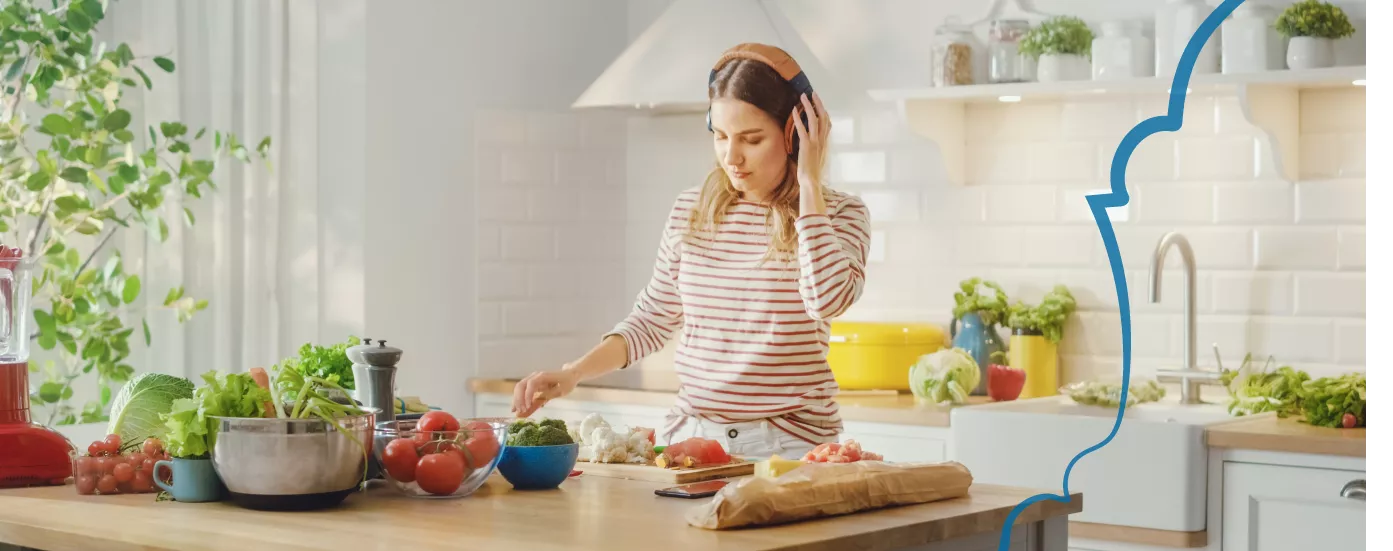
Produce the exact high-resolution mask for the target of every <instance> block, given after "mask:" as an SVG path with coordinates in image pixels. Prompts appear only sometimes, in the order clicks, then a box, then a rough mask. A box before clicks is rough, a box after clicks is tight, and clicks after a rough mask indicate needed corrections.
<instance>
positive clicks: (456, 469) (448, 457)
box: [416, 453, 464, 496]
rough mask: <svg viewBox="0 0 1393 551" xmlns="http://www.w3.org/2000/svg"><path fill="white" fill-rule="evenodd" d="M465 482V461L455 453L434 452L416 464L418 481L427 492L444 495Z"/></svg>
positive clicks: (452, 491)
mask: <svg viewBox="0 0 1393 551" xmlns="http://www.w3.org/2000/svg"><path fill="white" fill-rule="evenodd" d="M463 482H464V462H463V461H460V460H459V457H458V456H457V455H455V454H453V453H433V454H430V455H427V456H425V457H422V458H421V461H420V462H419V463H417V464H416V483H417V484H419V485H420V486H421V489H422V490H425V491H426V492H429V493H432V494H435V495H438V496H444V495H450V494H452V493H454V492H455V490H458V489H459V486H460V484H461V483H463Z"/></svg>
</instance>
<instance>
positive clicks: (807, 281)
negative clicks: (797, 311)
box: [795, 195, 871, 320]
mask: <svg viewBox="0 0 1393 551" xmlns="http://www.w3.org/2000/svg"><path fill="white" fill-rule="evenodd" d="M831 210H832V212H831V213H830V214H827V215H822V214H812V215H806V216H800V217H799V218H798V220H797V221H796V222H795V228H796V229H797V230H798V263H799V271H800V278H799V286H798V290H799V293H800V294H801V295H802V298H803V306H804V308H805V309H806V310H807V312H808V315H809V316H811V317H812V318H813V319H818V320H826V319H831V318H835V317H837V316H840V315H841V314H842V313H843V312H846V310H847V309H848V308H850V307H851V305H852V304H855V303H856V301H857V300H859V299H860V298H861V292H862V290H863V289H864V288H865V284H866V256H867V254H868V252H869V250H870V242H871V237H870V215H869V214H868V213H867V211H866V205H865V204H864V203H862V202H861V200H860V199H858V198H856V197H855V196H852V195H844V196H843V197H842V200H841V202H840V203H838V204H837V205H835V206H834V207H833V208H832V209H831Z"/></svg>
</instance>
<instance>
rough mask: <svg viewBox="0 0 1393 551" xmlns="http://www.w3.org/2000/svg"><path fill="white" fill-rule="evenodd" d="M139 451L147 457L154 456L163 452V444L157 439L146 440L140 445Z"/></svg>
mask: <svg viewBox="0 0 1393 551" xmlns="http://www.w3.org/2000/svg"><path fill="white" fill-rule="evenodd" d="M140 451H141V453H144V454H145V455H148V456H156V455H159V454H161V453H163V452H164V443H162V442H160V440H159V439H158V438H146V439H145V442H144V443H142V444H141V445H140Z"/></svg>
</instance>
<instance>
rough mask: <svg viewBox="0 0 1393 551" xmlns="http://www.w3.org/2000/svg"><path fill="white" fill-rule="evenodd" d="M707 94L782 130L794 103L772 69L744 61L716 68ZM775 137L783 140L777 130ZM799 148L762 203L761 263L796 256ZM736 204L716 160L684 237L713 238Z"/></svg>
mask: <svg viewBox="0 0 1393 551" xmlns="http://www.w3.org/2000/svg"><path fill="white" fill-rule="evenodd" d="M707 94H708V95H709V97H710V98H711V99H712V100H715V99H717V98H731V99H738V100H742V101H745V102H747V103H750V104H751V105H754V106H755V107H758V108H759V109H760V110H761V111H764V112H765V113H767V114H768V115H769V116H770V117H773V119H774V121H776V123H777V125H778V127H779V129H780V130H781V131H782V129H783V127H784V121H786V120H788V117H789V116H790V115H791V114H792V113H793V109H794V107H795V106H797V105H798V104H799V98H798V96H797V93H795V92H794V90H793V87H792V86H791V85H789V83H788V81H786V80H784V79H783V77H781V76H779V73H778V72H776V71H775V70H774V69H773V68H772V67H769V66H768V65H765V64H763V63H760V62H758V61H752V60H743V59H742V60H735V61H732V62H730V63H727V64H726V65H725V66H723V67H721V69H720V71H718V72H717V73H716V76H715V78H713V79H712V80H711V86H710V87H709V88H708V89H707ZM778 139H780V140H782V139H783V134H782V132H781V133H780V134H779V138H778ZM798 149H799V147H798V144H797V143H796V142H795V144H794V146H793V152H792V153H791V154H790V155H789V156H788V159H787V162H786V163H785V170H784V178H783V181H782V182H779V185H778V187H776V188H774V193H773V195H772V196H771V197H770V199H769V202H768V205H767V206H768V207H769V214H768V216H767V217H766V218H765V227H766V229H768V230H769V251H768V252H767V253H766V254H765V256H764V260H769V259H771V258H778V259H791V258H793V257H794V256H796V252H797V248H798V232H797V230H796V229H795V228H794V221H796V220H797V219H798V163H797V159H798ZM812 170H813V171H815V173H814V174H812V175H811V176H813V177H814V178H815V180H814V181H821V174H820V173H821V167H813V168H812ZM739 200H740V192H739V191H737V190H736V189H735V186H734V184H732V183H731V181H730V177H729V176H728V175H726V172H725V170H724V169H723V168H722V167H721V164H720V160H719V159H717V160H716V166H715V167H714V168H712V169H711V172H710V173H708V174H707V175H706V182H705V183H704V184H703V185H702V186H701V193H700V195H699V196H698V197H697V202H696V204H695V205H693V206H692V210H691V213H690V215H689V218H688V232H687V236H688V238H690V237H691V236H692V235H693V234H697V233H704V234H707V235H714V233H715V231H716V227H718V226H719V225H720V224H721V220H722V219H723V218H724V217H725V213H726V211H727V210H728V209H730V206H731V205H734V204H735V203H736V201H739Z"/></svg>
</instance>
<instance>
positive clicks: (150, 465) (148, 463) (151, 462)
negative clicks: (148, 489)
mask: <svg viewBox="0 0 1393 551" xmlns="http://www.w3.org/2000/svg"><path fill="white" fill-rule="evenodd" d="M155 461H156V460H155V459H146V460H145V462H144V463H142V464H141V465H140V470H142V471H145V473H146V474H149V475H150V476H151V477H152V478H153V477H154V476H155Z"/></svg>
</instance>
